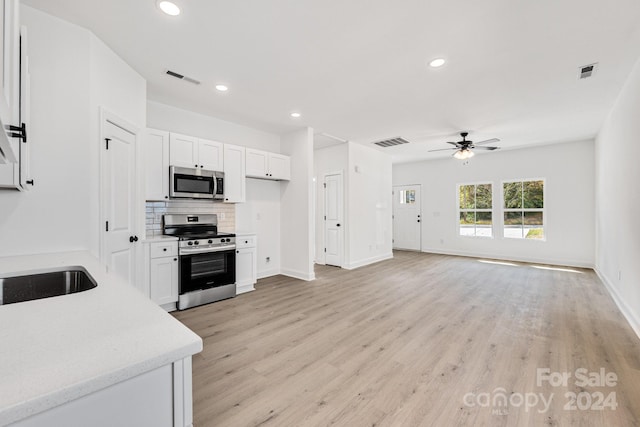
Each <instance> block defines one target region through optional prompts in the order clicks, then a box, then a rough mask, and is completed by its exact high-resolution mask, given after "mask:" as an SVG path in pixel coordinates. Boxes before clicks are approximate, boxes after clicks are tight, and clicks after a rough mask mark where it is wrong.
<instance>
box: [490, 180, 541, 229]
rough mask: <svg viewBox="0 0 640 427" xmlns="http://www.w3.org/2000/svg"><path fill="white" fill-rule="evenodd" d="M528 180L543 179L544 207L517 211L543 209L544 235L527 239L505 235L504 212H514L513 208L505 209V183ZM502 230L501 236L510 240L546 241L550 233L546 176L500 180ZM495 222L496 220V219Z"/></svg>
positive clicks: (524, 210)
mask: <svg viewBox="0 0 640 427" xmlns="http://www.w3.org/2000/svg"><path fill="white" fill-rule="evenodd" d="M527 181H542V186H543V193H542V205H543V208H542V209H531V208H527V209H525V208H522V209H517V211H523V212H540V211H542V228H543V229H544V237H543V238H542V239H527V238H526V237H520V238H516V237H505V235H504V214H505V212H513V211H514V210H513V209H505V207H504V184H505V183H507V182H527ZM500 213H501V215H500V224H501V226H500V230H501V238H502V239H504V240H509V241H514V242H517V241H522V240H525V241H527V242H546V241H547V237H548V233H547V230H548V229H547V180H546V178H515V179H505V180H502V181H501V182H500ZM494 224H495V221H494Z"/></svg>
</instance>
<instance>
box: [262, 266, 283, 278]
mask: <svg viewBox="0 0 640 427" xmlns="http://www.w3.org/2000/svg"><path fill="white" fill-rule="evenodd" d="M278 274H280V270H279V269H277V268H272V269H270V270H264V271H258V279H264V278H265V277H271V276H277V275H278Z"/></svg>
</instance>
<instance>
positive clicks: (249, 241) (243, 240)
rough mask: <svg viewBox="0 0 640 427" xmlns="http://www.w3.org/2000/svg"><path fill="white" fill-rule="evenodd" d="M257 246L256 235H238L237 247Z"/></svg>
mask: <svg viewBox="0 0 640 427" xmlns="http://www.w3.org/2000/svg"><path fill="white" fill-rule="evenodd" d="M255 246H256V236H237V237H236V248H238V249H240V248H254V247H255Z"/></svg>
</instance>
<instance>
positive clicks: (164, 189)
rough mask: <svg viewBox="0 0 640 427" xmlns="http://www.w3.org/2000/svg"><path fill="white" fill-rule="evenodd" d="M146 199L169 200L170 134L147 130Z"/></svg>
mask: <svg viewBox="0 0 640 427" xmlns="http://www.w3.org/2000/svg"><path fill="white" fill-rule="evenodd" d="M145 154H146V155H145V162H146V183H145V185H146V187H145V188H146V198H147V200H168V199H169V132H165V131H162V130H156V129H147V131H146V133H145Z"/></svg>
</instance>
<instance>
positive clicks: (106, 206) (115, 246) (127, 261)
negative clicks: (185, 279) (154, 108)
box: [102, 119, 137, 286]
mask: <svg viewBox="0 0 640 427" xmlns="http://www.w3.org/2000/svg"><path fill="white" fill-rule="evenodd" d="M103 137H104V143H105V145H104V149H105V152H104V163H103V164H104V175H103V177H102V179H103V180H104V187H103V188H104V196H105V197H104V199H103V201H102V203H103V212H105V228H104V233H105V238H104V248H103V261H104V262H105V263H106V265H107V268H108V270H109V271H110V272H111V273H115V274H117V275H118V276H120V277H122V278H123V279H125V280H127V281H128V282H129V283H130V284H131V285H134V286H135V283H136V280H135V278H136V262H135V255H136V254H135V247H136V245H135V241H137V236H136V221H135V220H136V218H135V203H136V188H137V187H136V184H137V183H136V176H135V165H136V135H135V134H133V133H131V132H130V131H127V130H125V129H123V128H122V127H120V126H118V125H116V124H115V123H114V122H113V121H111V120H109V119H105V120H104V122H103ZM107 147H108V148H107Z"/></svg>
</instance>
